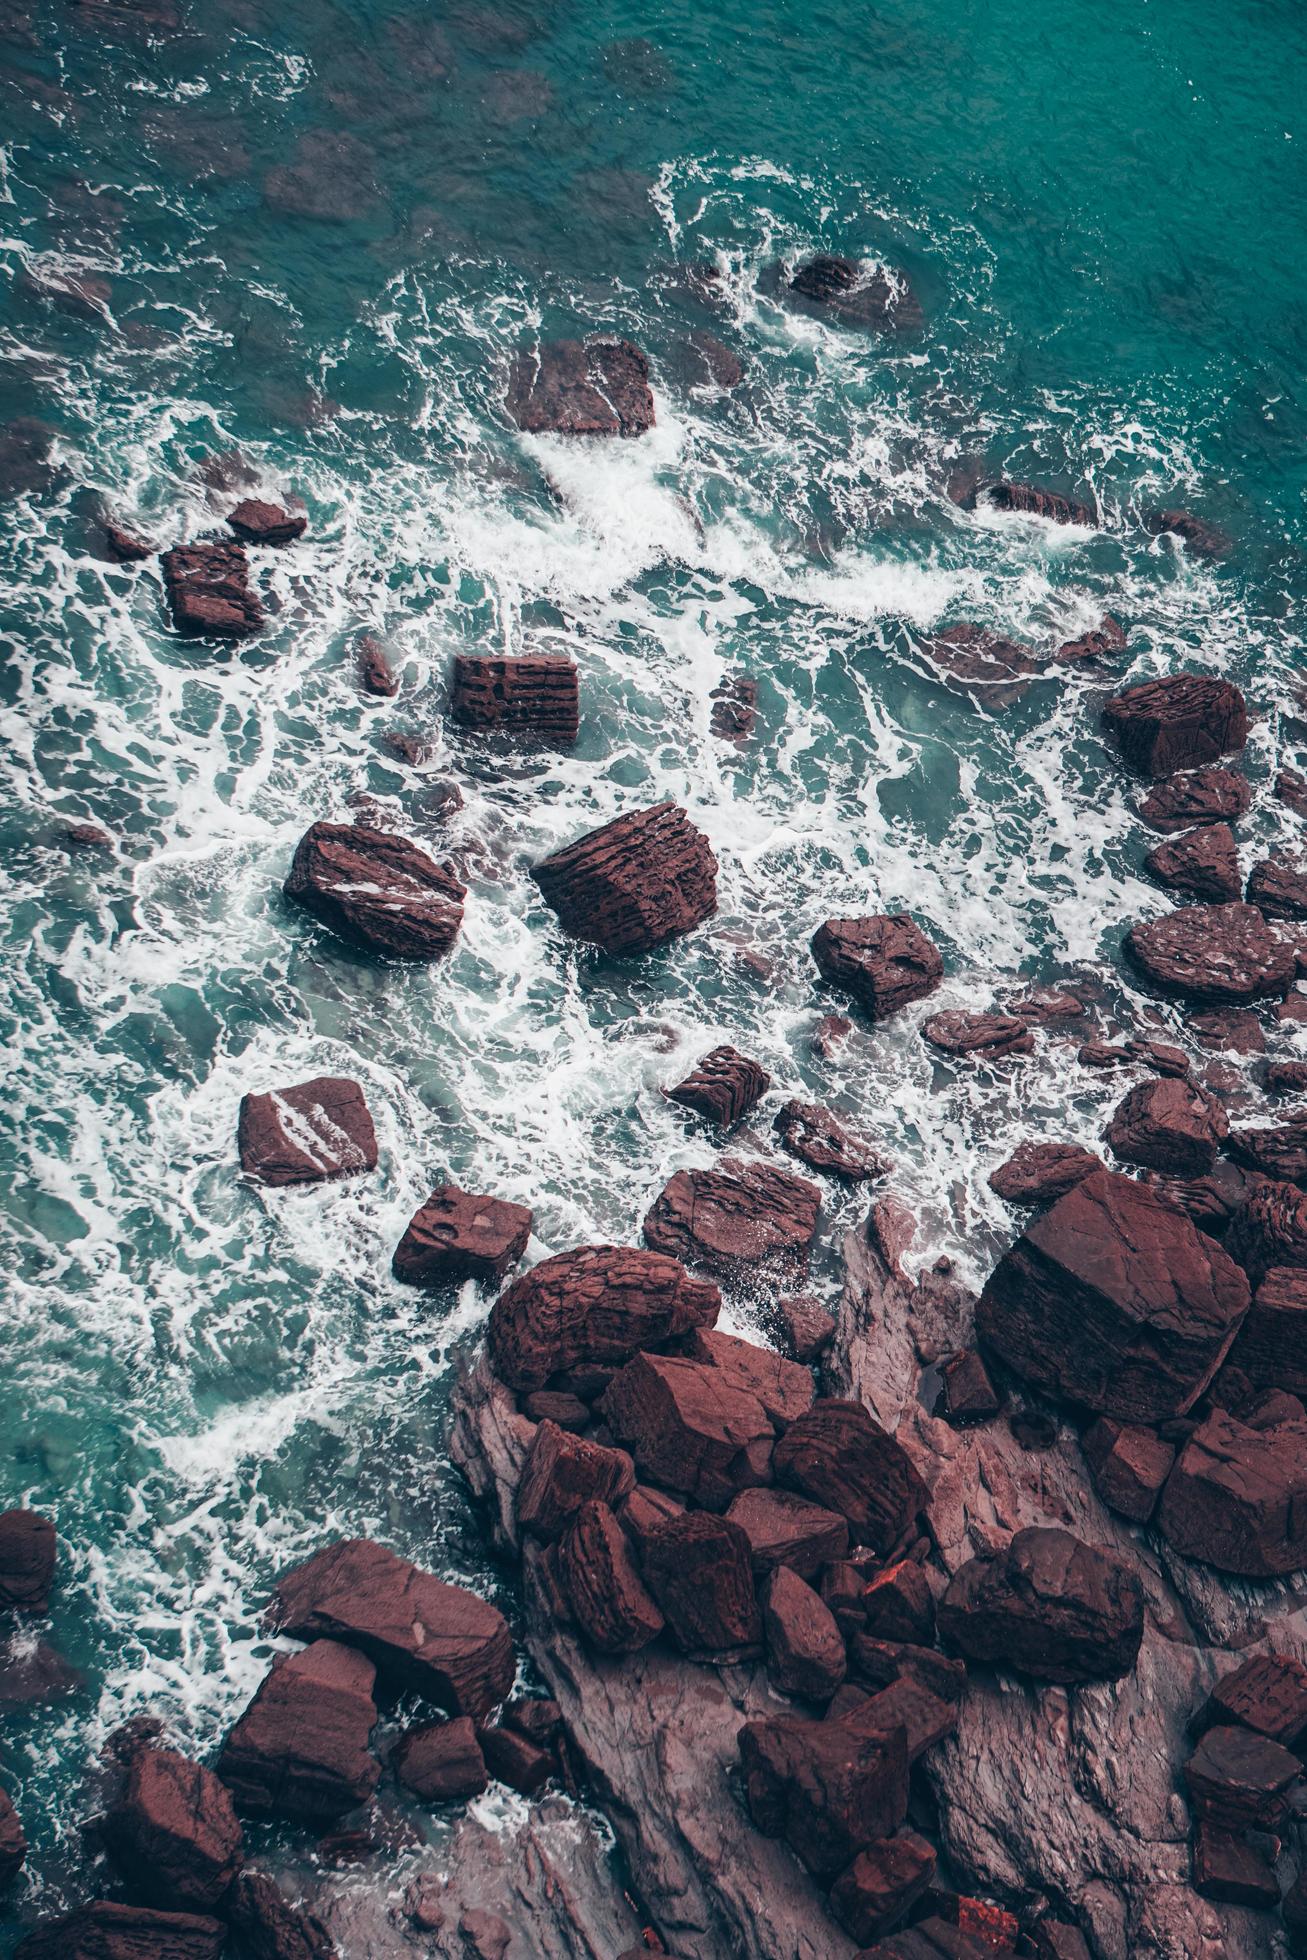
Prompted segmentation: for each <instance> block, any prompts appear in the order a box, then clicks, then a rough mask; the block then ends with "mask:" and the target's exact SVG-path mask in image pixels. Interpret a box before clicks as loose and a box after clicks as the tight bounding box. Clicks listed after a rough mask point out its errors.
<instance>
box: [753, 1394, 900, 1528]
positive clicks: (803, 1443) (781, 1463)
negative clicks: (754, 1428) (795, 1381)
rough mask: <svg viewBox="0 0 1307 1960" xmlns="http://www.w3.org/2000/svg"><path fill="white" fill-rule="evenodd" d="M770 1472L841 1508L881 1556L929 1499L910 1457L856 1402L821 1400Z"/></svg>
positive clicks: (788, 1438) (794, 1429)
mask: <svg viewBox="0 0 1307 1960" xmlns="http://www.w3.org/2000/svg"><path fill="white" fill-rule="evenodd" d="M772 1474H773V1475H774V1477H775V1479H776V1481H777V1483H779V1484H785V1485H788V1486H789V1488H790V1489H792V1490H797V1491H798V1492H800V1494H801V1495H802V1496H804V1497H808V1498H811V1499H812V1500H813V1502H814V1503H817V1504H820V1505H822V1506H824V1507H825V1508H826V1509H827V1510H830V1511H835V1512H837V1513H838V1514H839V1516H840V1517H842V1518H844V1519H845V1520H846V1521H847V1523H848V1527H849V1535H850V1537H851V1538H852V1539H853V1542H854V1543H855V1544H858V1545H868V1546H870V1547H871V1549H872V1551H873V1552H876V1553H877V1554H879V1555H880V1556H881V1557H884V1556H885V1555H886V1554H887V1553H889V1552H891V1551H892V1550H893V1549H894V1547H895V1546H896V1545H897V1544H898V1543H899V1541H900V1539H902V1538H903V1536H904V1534H905V1533H906V1532H907V1531H908V1530H909V1528H910V1527H911V1526H912V1525H913V1524H914V1523H915V1521H916V1519H917V1518H918V1516H919V1515H920V1513H921V1512H922V1511H923V1510H924V1509H925V1507H926V1502H927V1493H926V1487H925V1485H924V1484H923V1482H922V1480H921V1478H920V1476H919V1475H918V1474H917V1471H916V1470H915V1469H914V1468H913V1465H912V1462H911V1460H910V1458H909V1457H907V1456H906V1455H905V1454H904V1452H903V1450H902V1449H901V1448H900V1446H899V1444H898V1443H897V1442H896V1441H895V1439H894V1438H893V1436H890V1435H887V1434H886V1432H885V1431H884V1430H883V1429H882V1428H881V1427H880V1425H879V1423H877V1422H876V1420H875V1419H874V1417H872V1416H871V1415H870V1414H868V1412H867V1410H866V1409H864V1408H863V1407H862V1405H861V1403H858V1402H842V1401H823V1402H819V1403H817V1404H816V1405H815V1406H814V1407H813V1408H812V1409H811V1410H809V1412H808V1414H807V1415H803V1416H800V1417H798V1419H797V1420H796V1421H794V1422H792V1423H791V1424H790V1426H789V1428H788V1429H787V1430H786V1431H785V1434H784V1435H783V1436H781V1437H780V1438H779V1439H778V1441H777V1443H776V1447H775V1449H774V1451H773V1452H772Z"/></svg>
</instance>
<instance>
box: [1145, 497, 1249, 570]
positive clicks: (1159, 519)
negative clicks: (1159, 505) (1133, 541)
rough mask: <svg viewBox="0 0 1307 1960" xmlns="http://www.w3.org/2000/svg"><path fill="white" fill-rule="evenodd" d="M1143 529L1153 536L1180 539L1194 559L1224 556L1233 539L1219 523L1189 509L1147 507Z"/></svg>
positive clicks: (1231, 545)
mask: <svg viewBox="0 0 1307 1960" xmlns="http://www.w3.org/2000/svg"><path fill="white" fill-rule="evenodd" d="M1144 529H1145V530H1147V531H1151V532H1152V534H1153V536H1154V537H1155V538H1162V537H1167V538H1179V540H1180V542H1181V543H1182V544H1183V545H1185V546H1186V547H1187V548H1188V550H1190V551H1192V552H1193V554H1194V556H1195V557H1196V558H1224V557H1225V556H1226V554H1227V552H1229V551H1230V550H1231V549H1232V548H1233V544H1234V540H1233V539H1232V538H1231V537H1230V535H1229V533H1228V532H1226V531H1223V530H1221V528H1220V526H1219V525H1216V524H1210V523H1208V521H1207V519H1206V518H1204V517H1195V516H1194V514H1193V512H1192V511H1189V510H1175V509H1172V510H1149V511H1145V512H1144Z"/></svg>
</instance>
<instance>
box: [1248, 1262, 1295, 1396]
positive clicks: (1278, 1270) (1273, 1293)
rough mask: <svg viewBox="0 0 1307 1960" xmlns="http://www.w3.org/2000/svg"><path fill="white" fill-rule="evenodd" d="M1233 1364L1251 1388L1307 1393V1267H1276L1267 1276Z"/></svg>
mask: <svg viewBox="0 0 1307 1960" xmlns="http://www.w3.org/2000/svg"><path fill="white" fill-rule="evenodd" d="M1230 1366H1231V1367H1232V1368H1238V1369H1239V1370H1240V1371H1241V1372H1242V1373H1243V1374H1244V1375H1246V1376H1247V1378H1248V1381H1249V1382H1250V1383H1251V1385H1252V1387H1253V1388H1279V1389H1286V1390H1287V1391H1288V1392H1289V1394H1290V1395H1302V1396H1307V1270H1304V1268H1302V1267H1294V1266H1272V1267H1271V1269H1270V1271H1269V1272H1267V1273H1266V1274H1265V1275H1264V1276H1263V1278H1262V1279H1261V1281H1260V1282H1259V1284H1258V1287H1257V1290H1256V1292H1255V1293H1254V1294H1253V1303H1252V1305H1251V1307H1250V1308H1249V1309H1248V1317H1247V1319H1246V1320H1245V1321H1244V1324H1243V1326H1242V1327H1241V1328H1240V1329H1239V1332H1238V1335H1237V1336H1236V1339H1235V1343H1234V1346H1233V1347H1232V1348H1231V1349H1230Z"/></svg>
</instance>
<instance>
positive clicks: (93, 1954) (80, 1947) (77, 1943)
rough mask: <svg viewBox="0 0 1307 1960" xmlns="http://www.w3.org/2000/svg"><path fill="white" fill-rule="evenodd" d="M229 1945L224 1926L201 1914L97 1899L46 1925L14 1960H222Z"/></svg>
mask: <svg viewBox="0 0 1307 1960" xmlns="http://www.w3.org/2000/svg"><path fill="white" fill-rule="evenodd" d="M226 1940H227V1928H226V1927H225V1926H224V1925H223V1923H222V1921H221V1920H219V1919H210V1918H209V1917H208V1916H207V1915H205V1914H202V1913H191V1912H153V1911H151V1910H150V1909H149V1908H148V1907H145V1906H123V1905H116V1904H114V1903H112V1902H111V1901H110V1900H108V1899H97V1900H95V1902H94V1903H93V1904H91V1905H85V1906H78V1908H77V1910H76V1911H75V1912H66V1913H64V1914H63V1916H62V1917H61V1918H59V1919H45V1920H42V1921H41V1923H40V1924H39V1925H38V1926H36V1927H35V1929H34V1930H33V1931H32V1932H30V1933H29V1934H28V1936H27V1938H26V1939H25V1940H23V1941H21V1942H20V1944H19V1945H18V1946H16V1947H15V1948H14V1960H218V1956H219V1954H220V1953H221V1952H222V1950H223V1947H224V1945H225V1944H226Z"/></svg>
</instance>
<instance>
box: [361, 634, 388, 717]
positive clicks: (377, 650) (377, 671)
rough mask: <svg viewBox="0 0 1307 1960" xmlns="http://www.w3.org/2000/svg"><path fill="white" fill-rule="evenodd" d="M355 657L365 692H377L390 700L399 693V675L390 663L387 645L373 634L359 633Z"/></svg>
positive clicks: (383, 698) (376, 693) (384, 698)
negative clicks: (383, 644)
mask: <svg viewBox="0 0 1307 1960" xmlns="http://www.w3.org/2000/svg"><path fill="white" fill-rule="evenodd" d="M355 658H356V660H357V662H358V675H359V686H360V687H361V688H362V689H363V692H364V693H365V694H375V695H377V696H379V697H380V698H381V699H382V700H386V701H389V700H392V699H393V698H394V696H395V695H397V694H398V693H399V676H398V675H397V674H396V673H395V672H394V671H393V669H392V667H391V665H390V657H389V655H388V654H387V652H386V649H385V647H384V646H382V644H381V641H380V640H378V639H377V638H376V637H375V636H374V635H373V634H371V633H360V634H359V638H358V644H357V647H356V649H355Z"/></svg>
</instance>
